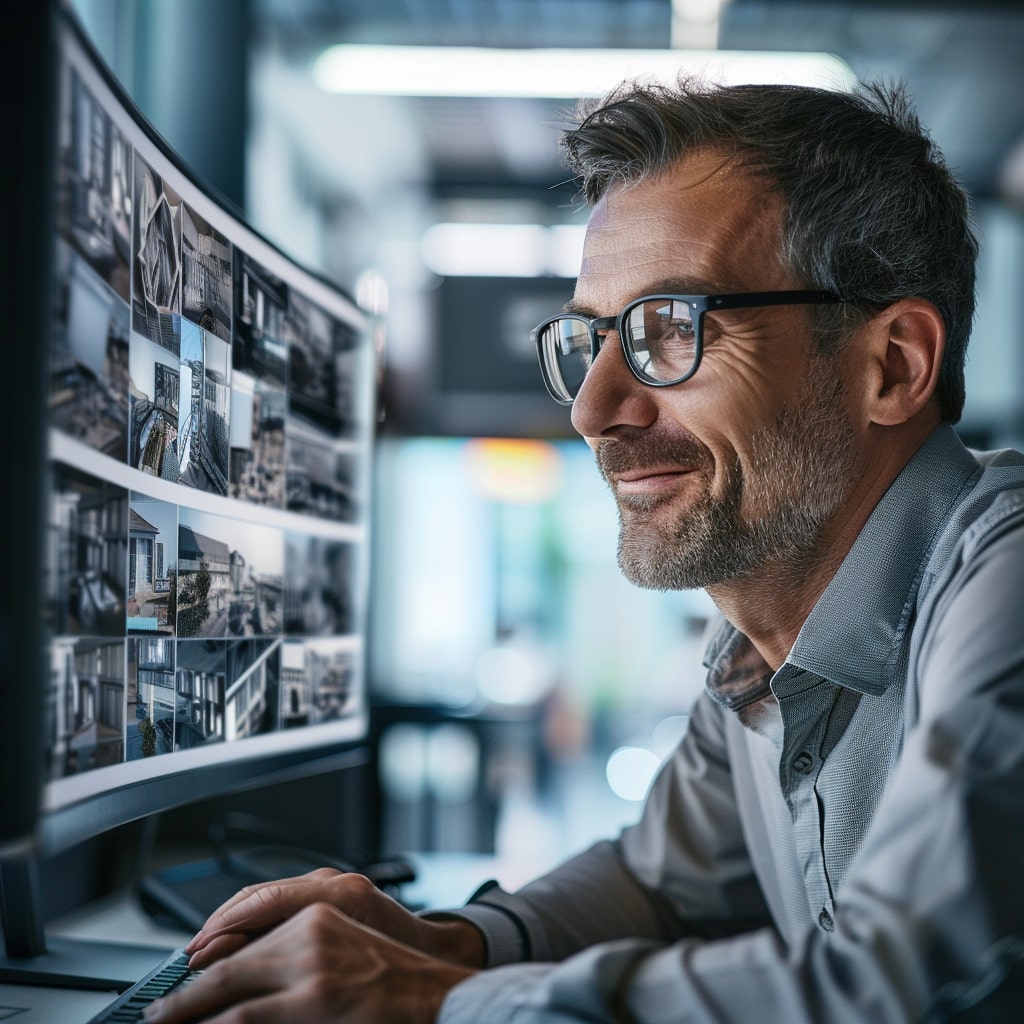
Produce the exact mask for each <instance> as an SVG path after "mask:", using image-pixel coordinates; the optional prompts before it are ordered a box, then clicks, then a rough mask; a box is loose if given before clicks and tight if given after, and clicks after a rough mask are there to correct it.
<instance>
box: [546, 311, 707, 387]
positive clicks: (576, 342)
mask: <svg viewBox="0 0 1024 1024" xmlns="http://www.w3.org/2000/svg"><path fill="white" fill-rule="evenodd" d="M622 331H623V335H624V337H623V339H622V340H623V343H624V346H625V349H626V353H627V357H628V358H629V360H630V362H631V363H632V365H633V367H634V369H635V370H636V372H637V373H638V374H639V375H640V376H641V377H643V378H646V379H648V380H650V381H653V382H658V383H663V382H666V381H674V380H678V379H679V378H681V377H686V376H687V375H689V373H690V372H691V371H692V369H693V365H694V363H695V361H696V359H697V334H696V320H695V319H694V315H693V313H692V311H691V309H690V307H689V305H688V304H687V303H686V302H684V301H682V300H680V299H670V298H655V299H648V300H647V301H645V302H639V303H637V304H636V305H635V306H632V307H629V308H628V309H627V310H626V312H625V315H624V317H623V321H622ZM540 352H541V360H542V363H543V366H544V370H545V373H546V374H547V378H548V383H549V385H550V386H551V387H552V388H553V391H554V393H555V394H556V397H558V398H560V399H562V400H571V399H573V398H575V397H576V395H577V393H578V392H579V389H580V387H581V386H582V384H583V378H584V377H586V375H587V371H588V370H589V369H590V364H591V362H592V358H593V356H592V352H591V342H590V324H589V322H588V321H587V320H584V319H583V318H581V317H577V316H571V315H569V316H563V317H558V318H557V319H555V320H552V321H551V322H550V323H549V324H547V325H546V326H545V327H544V328H542V330H541V332H540Z"/></svg>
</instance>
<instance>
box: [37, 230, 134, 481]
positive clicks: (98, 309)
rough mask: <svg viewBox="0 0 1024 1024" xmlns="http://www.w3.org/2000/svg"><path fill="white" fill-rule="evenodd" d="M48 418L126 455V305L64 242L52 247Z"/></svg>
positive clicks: (102, 447)
mask: <svg viewBox="0 0 1024 1024" xmlns="http://www.w3.org/2000/svg"><path fill="white" fill-rule="evenodd" d="M56 263H57V287H56V293H55V300H56V309H55V316H54V323H53V336H52V344H51V349H50V413H51V417H52V419H51V422H52V423H53V425H54V426H55V427H57V428H58V429H59V430H62V431H63V432H64V433H66V434H68V435H70V436H71V437H75V438H77V439H78V440H80V441H83V442H85V443H86V444H88V445H90V446H91V447H93V448H95V449H96V450H97V451H101V452H103V453H104V454H105V455H109V456H111V458H114V459H117V460H118V461H119V462H124V461H125V459H126V458H127V457H128V415H129V412H128V388H129V368H128V347H129V346H128V305H127V303H126V302H125V301H124V300H123V299H122V298H121V297H120V296H119V295H118V294H117V293H116V292H115V291H114V290H113V289H112V288H111V287H110V286H109V285H108V284H106V283H105V282H104V281H103V280H102V279H101V278H100V277H99V276H98V275H97V274H96V272H95V271H94V270H93V269H92V268H91V267H90V266H89V265H88V264H87V263H86V262H85V261H84V260H83V259H82V257H81V256H79V255H78V253H76V252H75V251H74V250H73V249H71V247H70V246H68V245H67V243H65V242H58V244H57V247H56Z"/></svg>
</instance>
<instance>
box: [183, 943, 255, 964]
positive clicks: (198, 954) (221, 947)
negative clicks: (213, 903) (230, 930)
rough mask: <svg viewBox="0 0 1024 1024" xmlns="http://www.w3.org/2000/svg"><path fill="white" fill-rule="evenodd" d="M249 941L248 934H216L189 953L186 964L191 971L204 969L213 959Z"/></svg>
mask: <svg viewBox="0 0 1024 1024" xmlns="http://www.w3.org/2000/svg"><path fill="white" fill-rule="evenodd" d="M249 941H250V937H249V936H248V935H218V936H216V937H215V938H212V939H210V941H209V942H208V943H206V945H204V946H201V947H200V948H198V949H197V950H196V951H195V952H194V953H191V954H190V955H189V960H188V966H189V968H190V969H191V970H193V971H201V970H204V969H205V968H207V967H209V966H210V964H212V963H214V962H215V961H217V960H223V959H224V957H226V956H231V954H232V953H237V952H238V950H240V949H241V948H242V947H243V946H244V945H245V944H246V943H247V942H249ZM190 945H191V944H190ZM186 951H187V948H186Z"/></svg>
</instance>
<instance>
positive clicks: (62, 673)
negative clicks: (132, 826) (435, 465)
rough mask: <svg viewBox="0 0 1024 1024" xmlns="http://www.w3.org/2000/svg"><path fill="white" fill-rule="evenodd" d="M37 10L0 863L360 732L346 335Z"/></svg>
mask: <svg viewBox="0 0 1024 1024" xmlns="http://www.w3.org/2000/svg"><path fill="white" fill-rule="evenodd" d="M40 6H43V5H40ZM48 13H49V15H50V18H49V24H48V25H46V26H42V27H41V32H42V33H43V34H44V35H46V37H47V45H48V46H50V47H51V50H52V53H53V55H54V59H53V62H52V68H53V71H52V73H51V74H50V76H49V78H48V79H47V81H48V82H49V83H51V84H52V88H53V97H54V102H53V103H52V104H51V107H52V109H53V117H52V119H51V120H52V121H53V123H52V124H49V123H43V124H37V125H35V126H33V127H34V143H35V146H36V152H37V153H38V154H39V159H40V166H39V167H38V168H37V173H38V177H39V179H40V180H39V181H36V182H35V183H34V189H35V191H34V192H33V195H35V196H36V197H37V199H38V201H37V202H35V205H34V213H33V215H34V216H35V218H36V227H35V231H36V234H37V235H38V236H41V237H36V238H32V237H31V232H32V225H31V224H29V225H28V227H27V228H26V229H25V231H23V232H22V233H23V234H25V235H26V238H27V239H28V241H31V242H32V244H33V245H34V246H35V250H34V251H35V257H36V258H35V261H34V262H33V263H31V264H30V265H29V269H30V270H32V268H34V270H32V272H33V273H34V274H35V275H36V278H38V274H39V273H43V274H44V276H45V280H44V281H43V282H42V283H40V282H39V281H38V280H37V279H27V281H26V287H27V288H28V289H29V294H27V295H26V296H25V297H24V299H25V302H26V304H27V306H28V308H29V309H30V310H31V309H33V307H38V308H37V309H36V314H37V315H38V317H39V318H40V319H39V321H38V322H37V323H36V324H35V328H34V330H33V331H32V333H31V335H29V336H28V337H26V338H22V340H21V341H20V342H19V348H18V353H17V355H16V356H15V357H14V358H15V362H13V363H12V364H11V366H12V367H16V368H17V372H13V370H11V368H10V367H9V371H10V372H9V373H8V374H7V379H6V381H5V384H4V397H5V400H6V402H5V404H6V406H7V408H6V410H5V423H6V424H7V425H8V426H11V427H14V428H16V429H17V431H18V437H19V438H20V439H21V441H22V444H21V445H20V446H19V448H18V451H17V453H16V457H17V459H18V460H19V461H17V462H16V463H15V464H14V466H13V469H12V472H15V473H16V477H15V479H16V480H17V487H12V486H11V481H10V479H8V481H7V484H6V486H5V490H6V496H5V502H6V503H8V504H12V503H15V502H17V501H18V496H19V494H21V495H23V496H24V498H25V500H24V503H23V504H22V506H20V508H19V509H10V510H8V513H7V514H6V521H7V524H8V530H9V531H10V529H11V528H12V527H14V528H16V529H18V530H19V533H18V534H16V535H13V536H12V535H11V533H10V532H8V536H7V540H6V543H7V544H8V545H17V546H18V549H17V552H16V553H12V556H11V557H12V561H11V562H10V563H9V564H10V565H11V566H13V567H14V568H16V569H17V571H18V573H19V577H20V579H21V580H23V581H24V584H23V585H22V584H17V583H15V582H12V581H11V580H10V579H7V580H6V581H5V583H4V588H5V602H4V603H5V607H4V610H3V622H2V627H3V630H2V636H0V640H2V643H3V645H5V646H6V648H7V649H6V651H5V652H4V654H5V658H4V664H5V666H6V668H5V669H4V671H5V675H6V676H7V678H5V686H4V689H5V691H8V693H10V692H12V690H13V688H14V687H15V686H16V687H17V692H18V698H19V699H18V700H17V701H14V702H12V703H11V704H9V705H8V706H7V707H6V709H5V712H4V715H5V723H4V726H3V736H2V737H0V738H2V739H3V741H4V742H5V743H8V744H10V745H11V746H13V748H14V750H13V751H12V750H5V761H4V768H5V772H4V778H3V779H2V781H0V798H2V803H3V806H4V807H5V808H11V809H12V810H14V809H15V808H16V810H17V813H16V814H12V815H10V816H8V815H7V814H6V813H5V818H7V821H8V824H6V825H5V826H4V829H3V831H2V832H0V854H3V855H5V856H7V858H8V859H9V858H10V855H11V854H12V853H18V854H19V856H20V855H21V854H23V853H24V852H25V850H26V849H29V850H30V851H31V853H32V854H33V855H35V856H48V855H50V854H52V853H54V852H57V851H60V850H62V849H66V848H68V847H69V846H72V845H74V844H76V843H78V842H81V841H82V840H84V839H86V838H88V837H90V836H92V835H95V834H97V833H99V832H101V831H103V830H106V829H110V828H113V827H115V826H117V825H120V824H122V823H124V822H127V821H130V820H133V819H135V818H139V817H141V816H144V815H148V814H151V813H153V812H157V811H160V810H164V809H167V808H170V807H173V806H177V805H180V804H182V803H185V802H191V801H193V800H196V799H199V798H201V797H207V796H212V795H217V794H221V793H224V792H227V791H229V790H232V789H237V788H242V787H251V786H254V785H260V784H263V783H269V782H274V781H279V780H282V779H287V778H289V777H294V776H296V775H300V774H302V773H304V772H308V771H316V770H321V769H322V768H324V767H330V766H337V765H338V764H344V763H346V760H347V759H349V760H350V759H353V758H355V757H357V756H358V751H359V750H360V749H361V744H362V743H363V741H364V740H365V738H366V735H367V731H368V702H367V697H366V685H365V665H364V654H365V652H364V642H365V625H366V595H367V592H368V569H369V567H368V556H369V540H368V523H369V512H370V508H369V506H370V481H371V465H370V461H371V455H372V438H373V433H374V427H375V422H376V408H375V398H374V382H375V367H374V353H373V347H372V344H371V343H370V339H369V333H368V329H367V323H366V322H365V318H364V316H363V314H362V313H361V312H360V310H359V309H358V307H357V306H356V304H355V303H354V301H353V299H352V298H351V297H350V296H349V295H348V294H347V293H346V292H345V291H344V290H343V289H340V288H338V287H337V286H335V285H333V284H331V283H330V282H328V281H327V280H325V279H324V278H323V277H322V276H320V275H318V274H315V273H311V272H309V271H308V270H306V269H304V268H303V267H302V266H301V265H300V264H299V263H297V262H296V261H295V260H293V259H292V258H289V257H288V256H287V255H285V254H284V252H282V251H281V250H280V249H279V248H277V247H275V246H274V245H272V244H270V243H269V242H268V241H267V240H266V239H265V238H263V237H261V236H260V235H259V234H258V233H256V232H255V231H253V230H252V229H250V227H249V226H248V225H247V224H246V221H245V219H244V217H243V216H241V215H240V213H239V212H238V211H237V210H236V209H234V208H233V206H232V204H230V203H229V202H227V201H226V200H224V199H223V198H221V197H220V196H219V195H218V194H217V193H216V192H215V191H214V190H212V189H211V188H209V187H207V186H206V185H205V184H204V183H203V182H202V181H201V180H200V179H199V177H198V176H197V175H196V174H195V173H193V171H192V170H191V169H190V168H189V166H188V165H187V164H186V163H185V162H184V161H182V160H181V159H180V158H179V157H177V156H176V155H175V153H174V152H173V151H172V150H171V148H170V147H169V146H168V145H167V144H166V143H165V142H164V141H163V140H162V139H161V138H160V137H159V135H158V134H157V133H156V132H155V131H154V130H153V128H152V127H151V126H150V125H149V124H148V123H147V122H146V120H145V119H144V118H143V117H142V116H141V115H140V113H139V111H138V110H137V109H136V107H135V106H134V105H133V103H132V102H131V101H130V100H129V99H128V97H127V96H126V94H125V93H124V91H123V90H122V89H121V88H120V87H119V85H118V84H117V82H116V81H115V79H114V78H113V76H112V75H111V74H110V73H109V72H108V71H107V69H106V68H105V66H104V65H103V64H102V62H101V61H100V60H99V59H98V57H97V56H96V54H95V52H94V50H93V49H92V47H91V46H90V44H89V42H88V40H87V39H86V37H85V36H84V34H83V33H82V31H81V30H80V29H79V27H78V26H77V23H76V22H75V20H74V18H73V16H72V15H71V14H70V13H69V12H67V11H65V10H63V9H61V8H59V7H54V8H51V9H50V10H49V11H48ZM43 20H45V19H43ZM40 87H41V88H42V85H41V86H40ZM34 109H35V114H34V116H35V117H36V118H37V119H40V120H42V115H41V114H40V113H39V110H40V109H45V105H36V106H35V108H34ZM197 116H202V112H197ZM48 134H49V135H50V138H48V137H47V136H48ZM51 139H52V141H51ZM47 155H48V156H49V157H52V159H49V160H48V159H47ZM51 172H52V173H51ZM37 300H38V301H37ZM25 319H26V318H25V317H23V318H22V320H23V321H24V320H25ZM23 326H24V324H22V327H23ZM39 339H44V340H45V343H40V342H39ZM5 347H6V346H5ZM16 378H20V379H16ZM16 440H17V438H11V437H7V438H5V440H4V445H5V447H6V446H9V445H11V444H12V443H14V442H15V441H16ZM7 457H8V456H6V455H5V459H6V458H7ZM15 556H16V561H15V560H14V559H15ZM19 593H20V594H22V595H23V600H20V601H19V600H18V599H17V595H18V594H19ZM37 599H38V600H37ZM12 666H14V667H12ZM15 671H16V672H17V678H14V673H15ZM12 708H13V709H14V715H13V717H12V715H11V714H10V713H9V712H10V711H11V709H12ZM19 762H20V763H21V764H22V765H23V770H22V771H17V770H16V768H15V767H12V766H16V764H17V763H19ZM37 775H38V776H41V777H39V778H37ZM37 782H38V783H39V784H38V785H37ZM19 840H20V845H19ZM8 909H9V908H8ZM9 924H10V923H9ZM8 938H10V935H8ZM9 944H10V943H9ZM8 952H9V953H10V952H11V951H10V949H9V950H8Z"/></svg>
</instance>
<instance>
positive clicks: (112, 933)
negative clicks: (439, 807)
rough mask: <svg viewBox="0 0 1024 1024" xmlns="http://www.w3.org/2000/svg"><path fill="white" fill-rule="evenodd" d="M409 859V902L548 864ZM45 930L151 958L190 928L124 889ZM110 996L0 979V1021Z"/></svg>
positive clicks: (99, 1004)
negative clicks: (165, 920)
mask: <svg viewBox="0 0 1024 1024" xmlns="http://www.w3.org/2000/svg"><path fill="white" fill-rule="evenodd" d="M408 859H409V861H410V862H411V863H412V864H413V865H414V867H415V868H416V872H417V877H416V881H414V882H411V883H409V884H408V885H406V886H403V887H402V893H401V895H402V898H403V899H404V900H406V901H407V902H408V903H409V905H411V906H414V907H420V906H422V907H453V906H459V905H460V904H462V903H464V902H465V901H466V899H467V898H468V897H469V896H470V895H471V894H472V893H473V892H474V890H475V889H476V888H477V887H478V886H479V885H480V883H481V882H483V881H486V880H487V879H489V878H494V879H497V880H498V881H499V882H500V883H501V884H502V885H503V886H504V887H505V888H508V889H514V888H517V887H518V886H520V885H522V884H524V883H525V882H527V881H529V880H530V879H531V878H533V877H536V875H537V874H539V873H540V872H541V871H542V870H543V869H545V868H546V867H547V865H545V864H539V863H537V864H532V863H530V862H528V861H525V860H522V859H518V858H517V859H516V860H506V859H502V858H495V857H493V856H490V855H487V854H475V853H466V854H463V853H443V854H410V855H409V856H408ZM47 935H50V936H58V937H60V938H64V939H78V940H84V941H88V942H117V943H130V944H133V945H137V946H146V947H152V948H153V949H154V958H155V959H156V958H159V955H160V954H161V953H162V952H166V951H168V950H171V949H176V948H177V947H178V946H182V945H184V944H185V943H186V942H187V941H188V940H189V939H190V938H191V937H192V936H191V933H190V932H185V931H178V930H175V929H172V928H167V927H162V926H160V925H157V924H156V923H155V922H154V921H153V920H152V919H151V918H150V917H149V916H148V915H147V914H146V913H145V912H144V911H143V910H142V909H141V907H140V906H139V904H138V902H137V901H136V900H135V898H134V896H133V895H132V894H131V893H129V892H127V891H124V892H120V893H117V894H116V895H114V896H111V897H108V898H106V899H103V900H99V901H96V902H95V903H91V904H89V905H87V906H85V907H83V908H81V909H80V910H76V911H74V912H73V913H71V914H66V915H64V916H63V917H61V918H58V919H57V920H55V921H52V922H51V923H50V924H49V925H48V927H47ZM111 998H112V995H111V994H110V993H104V992H90V991H85V990H80V989H68V988H46V987H42V986H27V985H25V986H23V985H0V1022H6V1021H7V1020H10V1021H11V1024H83V1022H85V1021H88V1020H89V1019H90V1018H91V1017H92V1016H94V1015H95V1014H96V1013H98V1012H99V1011H100V1010H101V1009H103V1007H104V1006H106V1005H107V1004H108V1003H109V1002H110V1001H111Z"/></svg>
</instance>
